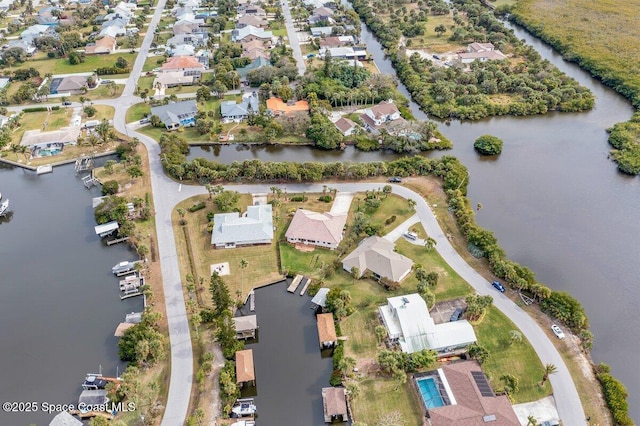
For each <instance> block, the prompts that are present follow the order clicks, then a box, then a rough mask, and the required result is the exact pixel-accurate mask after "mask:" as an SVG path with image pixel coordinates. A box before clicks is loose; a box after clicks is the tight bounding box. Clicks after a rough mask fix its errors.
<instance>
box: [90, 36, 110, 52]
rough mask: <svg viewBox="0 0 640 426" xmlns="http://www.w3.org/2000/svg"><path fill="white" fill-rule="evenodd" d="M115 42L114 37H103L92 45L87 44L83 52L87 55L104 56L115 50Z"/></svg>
mask: <svg viewBox="0 0 640 426" xmlns="http://www.w3.org/2000/svg"><path fill="white" fill-rule="evenodd" d="M116 47H117V42H116V39H115V38H114V37H111V36H104V37H102V38H101V39H100V40H96V42H95V43H93V44H88V45H87V47H86V48H85V50H84V52H85V53H86V54H87V55H106V54H109V53H111V52H113V51H115V50H116Z"/></svg>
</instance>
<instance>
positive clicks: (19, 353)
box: [0, 166, 142, 425]
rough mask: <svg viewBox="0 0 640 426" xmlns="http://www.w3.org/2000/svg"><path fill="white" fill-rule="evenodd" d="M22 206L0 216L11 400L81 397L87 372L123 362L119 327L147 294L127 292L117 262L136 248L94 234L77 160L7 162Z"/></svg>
mask: <svg viewBox="0 0 640 426" xmlns="http://www.w3.org/2000/svg"><path fill="white" fill-rule="evenodd" d="M0 186H1V191H2V193H3V198H4V197H7V198H10V199H11V209H12V211H13V215H12V217H11V218H10V220H6V221H3V222H1V223H0V241H2V244H0V270H1V271H2V280H1V283H0V318H2V320H3V323H4V324H5V327H2V329H1V330H0V339H2V341H3V342H4V344H3V345H2V348H0V359H2V360H3V363H4V365H5V369H4V372H3V380H2V384H1V385H0V397H1V399H2V400H3V401H16V402H20V401H22V402H24V401H36V402H48V403H55V404H69V403H73V404H77V401H78V396H79V395H80V392H81V390H82V388H81V386H80V385H81V383H82V381H83V380H84V376H85V374H86V373H88V372H98V370H99V368H100V367H102V372H103V374H105V375H107V376H114V375H116V374H117V372H120V373H122V372H123V371H124V365H123V364H122V363H120V362H119V361H118V355H117V352H118V347H117V338H116V337H114V336H113V333H114V330H115V328H116V326H117V325H118V323H120V322H123V321H124V318H125V315H126V314H127V313H131V312H133V311H136V312H138V311H140V310H141V308H142V299H140V298H138V299H130V300H126V301H120V298H119V293H120V291H119V289H118V280H117V279H115V278H114V277H113V274H112V273H111V267H112V266H113V265H114V264H116V263H117V262H119V261H121V260H125V259H133V258H135V257H136V254H135V253H134V252H132V251H131V250H129V249H128V248H127V247H126V246H125V245H116V246H112V247H106V246H105V245H103V244H101V242H100V240H99V238H98V237H97V236H96V235H95V233H94V229H93V227H94V226H95V221H94V218H93V210H92V208H91V198H92V197H96V196H98V195H99V190H98V189H93V190H90V191H89V190H87V189H85V188H84V186H83V185H82V182H81V180H80V178H79V177H76V176H75V175H74V173H73V166H61V167H56V168H55V169H54V172H53V174H48V175H42V176H35V175H34V174H33V173H31V172H27V171H23V170H22V169H19V168H13V167H7V166H0ZM53 416H54V414H46V413H42V412H36V413H6V412H2V413H0V424H3V425H23V424H31V423H35V424H38V425H44V424H48V423H49V421H50V420H51V419H52V418H53Z"/></svg>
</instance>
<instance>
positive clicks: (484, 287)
mask: <svg viewBox="0 0 640 426" xmlns="http://www.w3.org/2000/svg"><path fill="white" fill-rule="evenodd" d="M149 158H150V160H151V161H152V163H153V162H154V161H155V162H158V163H159V159H158V157H155V158H154V157H153V156H152V154H150V156H149ZM162 183H163V185H165V187H164V189H163V191H162V192H163V196H164V197H165V198H166V201H167V203H166V205H167V206H175V205H176V204H177V203H178V202H180V201H182V200H184V199H187V198H189V197H192V196H194V195H198V194H206V193H207V192H206V190H205V188H203V187H200V186H179V185H178V184H177V183H175V182H172V181H170V180H169V179H168V178H166V177H165V178H164V179H163V180H162ZM271 186H273V185H272V184H264V185H228V186H225V188H226V189H228V190H234V191H238V192H241V193H264V192H270V189H269V188H270V187H271ZM279 186H280V187H281V188H282V189H286V191H287V192H288V193H294V192H306V193H312V192H322V187H323V185H322V184H310V185H302V184H296V185H279ZM331 187H332V188H336V189H337V190H338V191H342V192H363V191H366V190H369V191H370V190H376V189H378V188H379V187H380V184H378V183H371V184H369V183H351V184H341V183H340V184H331ZM392 187H393V193H394V194H397V195H399V196H401V197H403V198H405V199H409V198H411V199H413V200H414V201H416V213H417V215H418V217H419V218H420V222H421V223H422V226H423V227H424V229H425V230H426V231H427V233H428V234H429V236H430V237H431V238H433V239H434V240H436V243H437V244H436V246H435V248H436V250H437V251H438V253H439V254H440V255H441V256H442V258H443V259H444V260H445V261H446V262H447V263H448V264H449V265H450V266H451V267H452V268H453V269H454V270H455V271H456V272H457V273H458V274H459V275H460V276H461V277H462V278H463V279H464V280H466V281H467V282H468V283H469V284H470V285H471V286H472V287H473V288H474V289H475V290H476V291H477V292H478V293H479V294H482V295H486V294H488V295H491V296H493V300H494V305H495V306H496V307H497V308H498V309H500V310H501V311H502V312H503V313H504V314H505V315H506V316H507V317H509V318H510V319H511V321H513V322H514V323H515V325H516V326H517V327H518V328H519V329H520V330H521V331H522V333H523V334H524V335H525V336H526V337H527V339H528V340H529V342H531V344H532V346H533V348H534V350H535V351H536V353H537V354H538V357H539V358H540V360H541V361H542V364H548V363H551V364H554V365H555V366H556V367H557V369H558V371H557V373H556V374H553V375H551V376H550V377H549V381H550V382H551V385H552V386H553V391H554V397H555V400H556V405H557V408H558V414H559V415H560V418H561V419H562V421H563V423H564V424H567V425H572V426H574V425H575V426H578V425H586V424H587V423H586V420H585V414H584V409H583V408H582V404H581V402H580V398H579V396H578V391H577V390H576V387H575V384H574V383H573V379H572V378H571V374H570V373H569V370H568V368H567V366H566V364H565V363H564V360H563V359H562V357H561V356H560V353H559V352H558V350H557V349H556V347H555V346H554V344H553V343H552V342H551V340H550V339H549V338H548V337H547V335H546V334H545V333H544V331H543V330H542V329H541V328H540V326H539V325H538V324H537V323H536V322H535V321H534V320H533V319H532V318H531V317H530V316H529V315H528V314H527V313H526V312H525V311H524V310H522V309H521V308H520V307H518V306H517V305H516V304H515V303H514V302H512V301H511V300H510V299H509V298H507V297H506V296H505V295H503V294H502V293H500V292H498V291H496V290H495V289H494V288H493V287H492V286H491V283H490V282H489V281H487V280H486V279H484V278H483V277H482V276H481V275H480V274H479V273H478V272H476V271H475V270H474V269H473V268H472V267H471V266H469V265H468V264H467V263H466V262H465V260H464V259H463V258H462V257H461V256H460V255H459V254H458V253H457V252H456V251H455V250H454V248H453V247H452V246H451V244H450V242H449V240H448V239H447V237H446V235H445V234H444V232H443V231H442V228H440V225H439V224H438V221H437V219H436V217H435V216H434V214H433V212H432V211H431V208H430V207H429V205H428V204H427V202H426V201H425V200H424V199H423V198H422V197H420V195H418V194H417V193H415V192H413V191H411V190H410V189H407V188H405V187H403V186H401V185H392ZM154 194H155V193H154ZM161 252H162V248H161ZM540 377H541V378H542V371H541V372H540Z"/></svg>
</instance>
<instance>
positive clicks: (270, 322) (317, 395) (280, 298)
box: [243, 282, 332, 426]
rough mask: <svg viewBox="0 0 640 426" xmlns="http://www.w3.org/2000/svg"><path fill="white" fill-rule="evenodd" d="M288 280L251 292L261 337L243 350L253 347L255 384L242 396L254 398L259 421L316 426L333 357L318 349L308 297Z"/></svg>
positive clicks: (321, 415)
mask: <svg viewBox="0 0 640 426" xmlns="http://www.w3.org/2000/svg"><path fill="white" fill-rule="evenodd" d="M288 284H289V283H288V282H287V283H278V284H274V285H272V286H268V287H263V288H260V289H257V290H256V291H255V293H256V296H255V297H256V305H255V307H256V312H255V314H256V315H257V318H258V326H259V329H258V333H259V336H258V340H259V342H258V343H253V344H248V345H247V346H246V349H253V358H254V363H255V373H256V387H255V388H251V389H249V390H248V392H246V391H245V393H244V395H243V396H253V397H254V398H255V402H256V406H257V407H258V419H257V423H259V424H263V425H301V426H303V425H304V426H307V425H308V426H320V425H323V424H324V418H323V414H322V413H323V411H322V388H323V387H329V386H330V385H329V377H330V376H331V369H332V360H331V358H327V357H324V358H323V357H322V356H321V354H320V348H319V344H318V329H317V327H316V317H315V315H314V313H313V310H311V304H310V300H311V299H310V297H309V296H306V295H305V296H302V297H301V296H299V295H298V294H291V293H288V292H287V290H286V288H287V286H288ZM299 292H300V288H298V293H299ZM254 395H255V396H254Z"/></svg>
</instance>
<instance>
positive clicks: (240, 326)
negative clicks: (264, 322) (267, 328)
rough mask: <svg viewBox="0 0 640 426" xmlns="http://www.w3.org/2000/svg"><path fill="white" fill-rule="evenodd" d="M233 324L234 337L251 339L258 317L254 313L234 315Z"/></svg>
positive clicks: (254, 334)
mask: <svg viewBox="0 0 640 426" xmlns="http://www.w3.org/2000/svg"><path fill="white" fill-rule="evenodd" d="M233 326H234V327H235V329H236V339H238V340H240V339H252V338H254V337H256V330H257V329H258V317H257V316H256V315H247V316H244V317H235V318H233Z"/></svg>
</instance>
